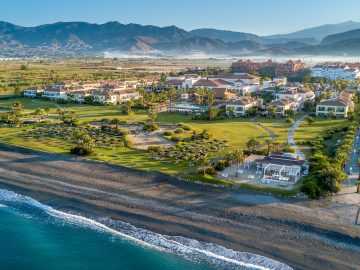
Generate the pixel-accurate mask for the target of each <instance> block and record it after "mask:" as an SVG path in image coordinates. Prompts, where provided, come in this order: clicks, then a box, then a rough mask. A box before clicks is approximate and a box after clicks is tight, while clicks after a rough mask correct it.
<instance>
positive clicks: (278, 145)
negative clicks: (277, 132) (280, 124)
mask: <svg viewBox="0 0 360 270" xmlns="http://www.w3.org/2000/svg"><path fill="white" fill-rule="evenodd" d="M272 145H273V148H274V149H276V152H279V147H280V143H279V142H276V141H274V142H273V144H272Z"/></svg>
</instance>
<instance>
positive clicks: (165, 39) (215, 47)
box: [0, 22, 360, 57]
mask: <svg viewBox="0 0 360 270" xmlns="http://www.w3.org/2000/svg"><path fill="white" fill-rule="evenodd" d="M356 24H359V23H355V22H346V23H342V24H336V25H324V26H320V27H315V28H311V29H305V30H302V31H298V32H296V33H293V34H288V35H276V36H270V37H261V36H258V35H254V34H250V33H245V32H234V31H225V30H216V29H197V30H193V31H185V30H184V29H181V28H178V27H176V26H167V27H157V26H153V25H139V24H122V23H119V22H108V23H104V24H91V23H86V22H58V23H53V24H45V25H39V26H35V27H22V26H18V25H14V24H11V23H7V22H0V57H28V56H34V55H36V56H39V55H40V56H59V55H74V54H82V53H85V54H94V53H95V54H97V53H103V52H126V53H140V54H147V53H156V54H159V55H161V54H163V55H175V54H176V55H185V54H186V53H189V52H191V53H192V52H194V51H195V52H203V53H207V54H224V55H231V56H241V55H243V56H248V55H299V54H331V55H344V54H348V55H360V43H359V39H360V27H359V29H356V30H351V31H345V32H342V33H337V34H331V35H328V36H325V37H324V39H323V40H322V42H321V43H320V42H316V40H315V38H319V37H320V36H323V35H324V34H325V33H328V32H334V31H339V30H340V29H345V28H349V27H355V25H356ZM320 32H321V33H320ZM306 35H309V36H306ZM168 53H169V54H168Z"/></svg>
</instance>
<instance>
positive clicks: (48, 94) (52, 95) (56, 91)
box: [42, 88, 68, 100]
mask: <svg viewBox="0 0 360 270" xmlns="http://www.w3.org/2000/svg"><path fill="white" fill-rule="evenodd" d="M42 98H48V99H50V100H67V98H68V96H67V90H66V89H63V88H46V89H45V90H44V92H43V95H42Z"/></svg>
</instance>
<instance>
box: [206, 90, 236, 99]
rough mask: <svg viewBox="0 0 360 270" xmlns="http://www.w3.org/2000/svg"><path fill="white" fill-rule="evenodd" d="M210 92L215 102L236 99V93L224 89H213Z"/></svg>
mask: <svg viewBox="0 0 360 270" xmlns="http://www.w3.org/2000/svg"><path fill="white" fill-rule="evenodd" d="M212 91H213V93H214V98H215V99H216V100H220V101H221V100H236V99H237V98H238V96H237V94H236V93H233V92H231V91H229V90H228V89H227V88H226V87H217V88H213V89H212Z"/></svg>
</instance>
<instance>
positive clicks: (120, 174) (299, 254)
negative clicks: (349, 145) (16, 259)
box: [0, 144, 360, 270]
mask: <svg viewBox="0 0 360 270" xmlns="http://www.w3.org/2000/svg"><path fill="white" fill-rule="evenodd" d="M0 188H3V189H7V190H12V191H15V192H17V193H20V194H23V195H27V196H30V197H32V198H34V199H37V200H39V201H41V202H43V203H45V204H47V205H50V206H53V207H55V208H57V209H59V210H63V211H67V212H71V213H76V214H79V213H81V214H82V215H86V216H87V217H98V216H106V217H110V218H113V219H118V220H121V221H125V222H129V223H131V224H133V225H135V226H138V227H142V228H145V229H148V230H151V231H154V232H158V233H162V234H168V235H181V236H185V237H188V238H194V239H197V240H201V241H206V242H212V243H216V244H220V245H223V246H225V247H228V248H232V249H235V250H238V251H246V252H251V253H255V254H259V255H264V256H266V257H269V258H273V259H275V260H278V261H281V262H284V263H286V264H288V265H289V266H291V267H293V268H294V269H306V270H309V269H314V270H315V269H316V270H319V269H328V270H330V269H360V227H359V226H357V225H355V219H356V213H357V211H358V206H355V205H345V204H339V203H335V202H333V201H331V199H325V200H320V201H311V200H304V199H297V198H284V199H281V198H276V197H272V196H267V195H260V194H256V193H252V192H249V191H239V190H231V189H225V188H216V187H211V186H205V185H199V184H195V183H188V182H183V181H179V180H177V179H174V178H171V177H168V176H166V175H163V174H161V173H156V172H154V173H146V172H141V171H136V170H132V169H128V168H124V167H121V166H116V165H109V164H106V163H100V162H92V161H88V160H85V159H82V158H77V157H72V156H68V155H55V154H47V153H41V152H37V151H30V150H25V149H22V148H16V147H11V146H6V145H2V144H0Z"/></svg>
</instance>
